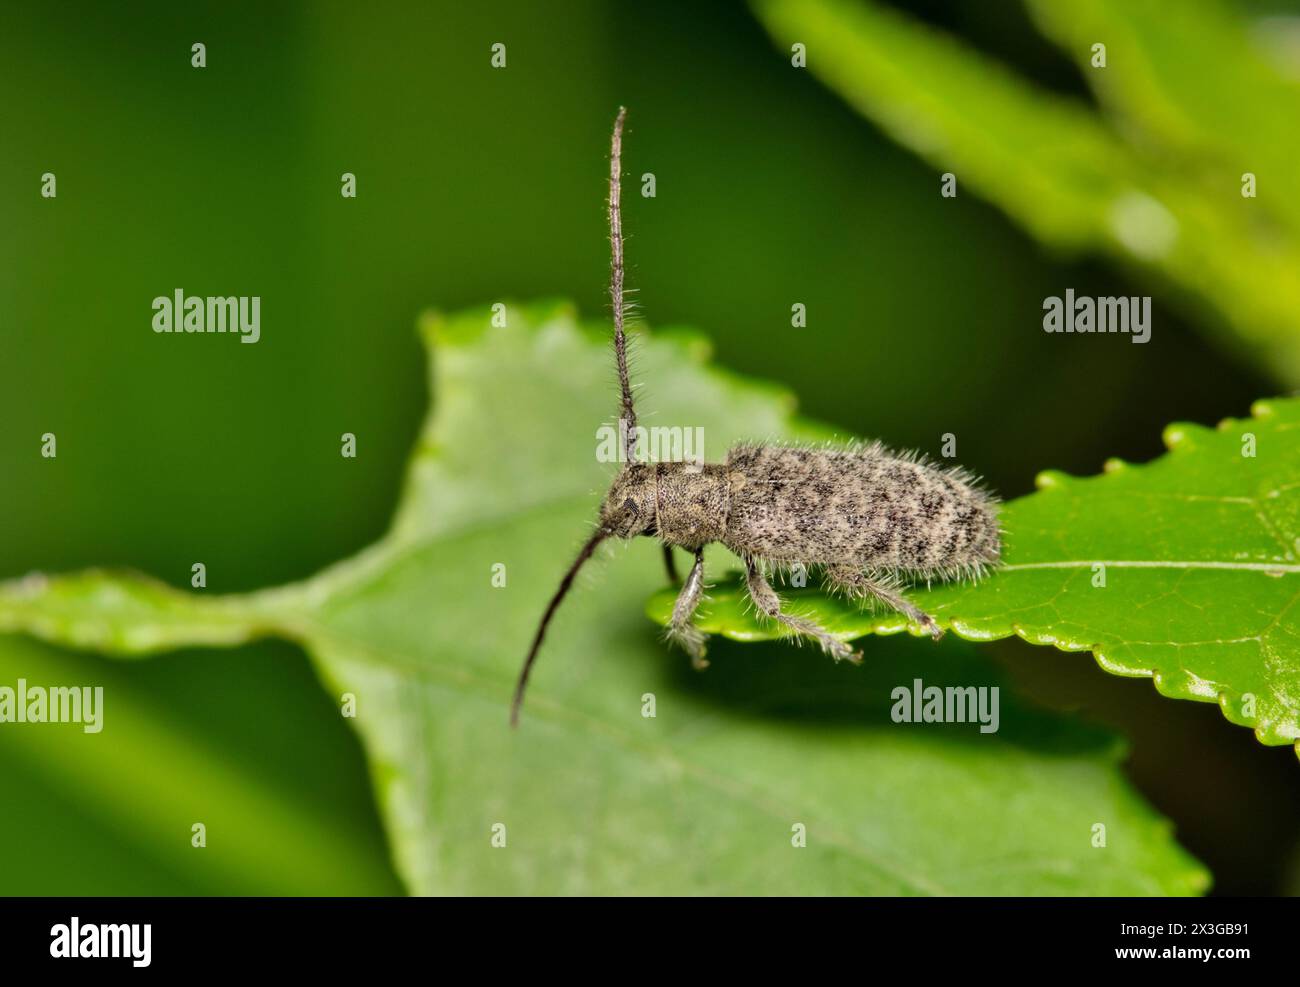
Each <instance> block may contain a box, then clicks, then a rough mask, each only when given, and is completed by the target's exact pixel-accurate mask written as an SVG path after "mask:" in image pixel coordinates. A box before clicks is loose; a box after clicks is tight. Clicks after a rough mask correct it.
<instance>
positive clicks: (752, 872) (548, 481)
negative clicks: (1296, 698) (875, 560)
mask: <svg viewBox="0 0 1300 987" xmlns="http://www.w3.org/2000/svg"><path fill="white" fill-rule="evenodd" d="M508 321H509V328H494V327H492V326H491V325H490V313H489V312H488V311H487V310H486V309H484V310H480V311H475V312H469V313H466V314H463V315H461V316H458V317H455V318H438V317H430V318H428V319H427V320H425V322H424V323H423V333H424V337H425V339H426V340H427V341H429V342H430V343H431V344H432V349H433V354H432V356H433V368H434V370H433V375H432V390H433V392H434V394H435V395H436V396H437V410H436V412H435V413H433V414H432V415H431V416H430V418H429V420H428V422H427V424H426V427H425V428H424V430H423V432H422V435H421V437H420V440H419V443H418V446H417V448H416V450H415V454H414V458H413V460H412V463H411V466H410V472H409V475H408V479H407V483H406V488H405V492H404V495H403V498H402V503H401V505H400V507H399V509H398V511H397V516H396V520H395V522H394V524H393V527H392V529H391V531H390V533H389V534H388V535H387V536H386V537H385V538H384V539H383V540H382V541H380V542H379V543H378V544H376V545H375V546H373V547H372V548H370V549H368V550H367V551H365V552H363V553H362V554H361V555H359V556H357V557H355V558H353V559H350V560H348V561H346V562H343V563H340V564H339V565H337V566H335V567H333V568H331V569H329V570H327V571H325V572H323V573H321V574H320V575H318V576H316V577H314V578H312V579H310V580H307V581H306V582H304V583H301V584H298V585H294V586H289V587H281V588H278V589H274V590H269V591H266V592H263V593H254V594H250V595H246V596H230V597H207V596H203V595H199V594H193V593H189V592H181V591H178V590H175V589H171V588H168V587H165V586H163V585H161V584H159V583H156V582H152V581H149V580H145V579H143V578H141V577H137V576H131V575H129V574H117V575H114V574H108V573H89V574H86V575H82V576H70V577H61V578H42V577H36V578H30V579H28V580H26V581H23V582H20V583H16V584H9V585H2V586H0V627H4V628H7V629H10V630H25V631H28V632H32V633H37V634H40V635H42V636H45V637H48V638H50V639H53V640H56V641H60V642H64V643H72V644H76V645H78V646H81V647H93V648H98V649H103V650H105V651H110V652H113V653H118V654H137V653H141V652H146V651H155V650H158V649H163V648H169V647H176V646H180V645H182V644H187V643H193V642H195V641H203V642H205V643H219V642H226V643H230V642H234V641H238V640H244V639H246V638H249V637H255V636H258V635H260V634H267V633H273V634H279V635H283V636H287V637H290V638H292V639H293V640H296V641H299V642H301V644H302V645H303V647H304V648H305V649H306V650H307V651H308V652H309V653H310V654H311V656H312V658H313V660H314V661H315V662H316V664H317V667H318V669H319V671H320V674H321V677H322V679H323V681H324V683H325V685H326V688H327V689H328V690H329V691H330V692H331V694H333V695H334V696H336V697H337V696H339V695H340V694H342V693H345V692H348V693H352V694H353V695H355V697H356V702H357V717H356V719H355V720H354V721H352V722H354V723H355V726H356V728H357V729H358V730H359V732H360V735H361V737H362V739H363V742H364V745H365V748H366V752H367V755H368V758H369V762H370V765H371V771H372V774H373V777H374V783H375V788H376V792H377V796H378V799H379V803H380V806H381V809H382V813H383V815H384V818H385V821H386V825H387V828H388V832H389V834H390V838H391V841H392V846H393V850H394V853H395V856H396V860H397V863H398V869H399V871H400V873H401V874H402V875H403V876H404V878H405V880H406V881H407V883H408V885H409V887H410V889H411V890H412V891H414V892H417V893H425V894H451V893H593V894H612V893H627V892H635V893H674V894H685V893H737V894H744V893H755V894H759V893H763V894H773V893H826V894H830V893H853V894H938V893H952V894H1187V893H1195V892H1198V891H1201V890H1203V889H1204V888H1205V887H1206V885H1207V882H1208V879H1207V876H1206V874H1205V872H1204V871H1203V870H1202V869H1201V868H1200V867H1199V866H1198V865H1197V864H1196V863H1195V861H1193V860H1192V859H1191V858H1190V857H1189V856H1188V855H1187V854H1186V853H1185V852H1184V851H1183V850H1181V849H1180V848H1179V847H1178V846H1177V844H1175V843H1174V842H1173V840H1172V839H1171V838H1170V835H1169V826H1168V823H1167V822H1165V821H1164V820H1162V819H1160V818H1159V817H1158V816H1157V815H1156V814H1155V813H1154V812H1153V811H1152V810H1151V809H1150V807H1149V806H1147V805H1146V804H1144V803H1143V802H1142V801H1141V799H1140V798H1139V797H1138V796H1137V795H1136V794H1135V793H1134V792H1133V790H1132V789H1131V788H1130V787H1129V786H1128V785H1127V784H1126V783H1125V782H1124V781H1123V780H1122V777H1121V775H1120V772H1119V769H1118V766H1117V762H1118V760H1119V758H1120V757H1121V754H1122V752H1121V750H1120V747H1119V745H1118V744H1117V743H1116V742H1115V740H1114V739H1113V738H1112V737H1110V736H1109V735H1105V734H1102V733H1100V732H1097V731H1095V730H1092V729H1088V728H1085V727H1083V726H1081V725H1079V724H1077V723H1075V722H1073V721H1070V720H1066V719H1062V718H1056V717H1051V716H1046V715H1043V714H1041V713H1035V712H1033V711H1031V710H1028V709H1026V708H1025V707H1024V706H1023V705H1022V704H1020V703H1019V702H1017V701H1016V700H1015V698H1014V697H1013V696H1011V695H1009V694H1006V695H1004V696H1003V698H1002V701H1001V716H1000V720H1001V724H1000V729H999V730H998V731H997V732H996V733H988V734H985V733H982V732H980V730H979V728H978V726H977V725H975V724H970V723H966V724H962V723H949V724H942V725H941V724H902V723H895V722H894V721H893V720H892V719H891V716H890V710H891V706H892V705H893V697H892V696H891V693H892V691H893V690H894V689H895V688H896V687H899V686H911V684H912V683H913V680H914V679H915V678H918V677H919V678H923V679H924V682H925V684H927V685H937V686H976V687H979V686H990V687H991V686H994V685H998V686H1001V685H1002V683H1000V681H999V679H998V678H997V677H996V675H995V673H994V671H993V670H992V669H991V668H990V667H989V666H988V664H987V663H985V662H983V661H981V660H979V658H978V656H977V655H973V654H972V652H973V650H974V649H972V648H971V647H970V646H969V645H966V644H963V643H962V642H960V641H957V640H955V639H954V640H950V641H948V642H945V643H944V644H941V645H939V646H934V645H932V644H931V643H930V642H911V641H908V640H906V639H902V638H898V639H893V640H890V641H887V642H885V641H882V642H880V645H879V646H878V647H877V648H875V649H874V650H873V653H872V655H871V660H870V661H869V662H868V663H867V666H866V667H863V668H854V667H850V666H847V665H844V666H837V665H835V664H834V663H832V662H830V661H828V660H825V659H823V658H822V657H821V656H820V655H816V654H813V653H811V652H809V651H807V650H800V649H797V648H792V647H789V646H787V645H783V644H773V645H765V646H759V647H744V648H742V647H739V646H734V645H727V644H726V643H725V642H723V643H720V644H719V646H718V647H716V648H715V649H714V653H713V656H712V657H713V665H712V667H711V668H710V669H709V671H708V672H707V673H705V674H696V673H694V672H692V671H690V669H689V663H688V662H687V660H686V659H685V658H684V657H683V656H682V655H681V654H680V653H677V652H674V651H671V650H669V649H668V648H667V647H665V646H664V645H663V644H661V643H660V641H659V640H658V635H657V633H656V631H655V629H654V627H653V626H652V625H651V624H650V623H648V622H647V621H646V620H645V618H644V616H643V615H642V613H641V609H642V603H643V601H644V598H645V595H646V593H647V591H648V590H649V589H650V588H651V587H653V586H654V585H656V583H657V582H658V581H659V580H660V579H661V578H662V569H661V560H660V558H659V553H658V549H657V546H655V545H654V544H653V543H652V542H650V541H649V540H645V539H643V540H640V541H638V542H635V543H631V544H629V545H627V546H626V547H624V546H617V547H614V548H612V549H610V550H608V551H605V552H604V553H603V555H602V556H601V558H600V560H599V561H598V562H597V563H594V564H593V565H592V566H590V567H588V569H587V570H585V571H584V572H583V574H582V575H581V577H580V578H579V580H578V584H577V586H576V588H575V591H574V593H573V595H572V596H571V597H570V599H569V601H568V602H567V603H566V605H565V607H564V608H563V609H562V610H561V611H560V613H559V616H558V618H557V619H556V622H555V624H554V625H553V627H552V631H551V634H550V636H549V638H548V641H547V647H546V649H545V651H544V652H543V655H542V659H541V662H540V664H539V666H538V669H537V672H536V675H535V676H534V679H535V682H534V686H533V690H532V692H531V694H530V696H529V698H528V704H527V706H526V707H525V710H524V718H523V723H522V725H521V727H520V729H519V730H517V731H512V730H511V729H510V728H509V726H508V718H507V710H508V703H509V698H510V694H511V689H512V686H513V682H514V678H515V675H516V673H517V671H518V667H519V662H520V660H521V658H522V656H523V653H524V650H525V648H526V646H527V643H528V640H529V638H530V637H531V634H532V631H533V629H534V627H535V623H536V621H537V619H538V617H539V615H540V613H541V610H542V608H543V606H544V604H545V602H546V599H547V598H548V596H549V595H550V593H551V591H552V590H553V588H554V585H555V583H556V582H557V581H558V579H559V577H560V574H561V572H562V571H563V568H564V566H565V565H566V564H567V562H568V561H569V559H570V557H571V556H572V553H573V552H574V550H575V549H576V547H577V545H578V544H579V543H580V541H581V540H582V538H583V536H584V534H585V532H586V531H587V530H589V526H590V524H591V522H592V520H593V518H594V516H595V511H596V506H597V504H598V502H599V498H600V494H601V491H602V490H603V488H604V487H605V485H606V484H607V483H608V481H609V479H610V475H611V467H610V466H608V465H605V464H602V463H600V462H597V459H596V456H595V450H596V445H597V443H596V429H597V426H598V425H599V424H600V423H602V422H610V421H612V419H613V411H614V407H615V402H614V400H613V395H612V394H611V393H610V387H609V384H610V380H611V359H610V353H609V345H608V341H607V333H606V332H605V331H604V330H603V328H600V327H596V328H583V327H581V326H579V325H578V324H577V323H576V322H575V320H574V318H573V316H572V314H571V313H570V312H569V310H568V309H566V308H563V307H558V306H551V307H537V308H523V307H516V306H510V307H509V309H508ZM637 344H638V345H637V347H636V365H637V368H638V372H639V373H640V374H641V375H642V377H643V379H645V380H647V381H650V382H652V386H651V387H649V388H646V389H645V390H644V391H643V392H642V395H641V404H642V407H641V412H642V416H643V421H644V422H646V423H649V424H653V425H656V426H673V425H680V426H686V427H695V426H699V427H702V428H703V429H704V434H705V438H706V446H707V452H708V453H709V455H710V457H711V458H715V459H716V458H720V457H721V455H722V454H723V453H724V451H725V449H726V447H727V445H728V444H729V443H730V442H732V441H733V440H735V439H738V438H740V437H742V436H753V435H761V436H772V437H778V436H794V435H804V434H808V433H809V429H807V428H805V427H804V426H801V425H799V424H797V423H795V422H792V421H791V419H790V413H791V408H792V402H791V401H790V399H789V397H788V396H787V395H785V394H784V393H783V392H780V391H778V390H775V389H773V388H770V387H766V386H759V385H756V384H752V383H748V382H745V381H743V380H739V379H737V378H735V377H731V376H729V375H726V374H723V373H720V372H718V371H716V370H713V369H711V368H709V367H708V366H707V365H706V362H705V361H706V357H707V354H708V347H707V345H706V344H705V343H704V342H703V341H702V340H700V339H699V338H698V337H695V336H692V335H689V334H682V333H675V334H663V335H660V336H657V337H654V338H648V337H645V336H639V337H638V339H637ZM498 564H501V565H504V567H505V568H504V573H505V578H506V583H505V585H504V586H497V585H494V581H493V575H494V571H495V572H496V573H500V572H501V571H502V570H499V569H494V567H495V566H497V565H498ZM651 701H653V703H654V707H655V710H654V711H655V714H656V715H654V716H653V717H648V716H644V715H643V710H644V709H645V708H646V707H647V704H648V703H650V702H651ZM497 824H501V825H503V826H504V827H505V829H504V834H505V839H506V846H505V847H493V846H492V836H493V828H494V827H495V826H497ZM1098 824H1101V825H1104V826H1105V827H1106V833H1107V841H1106V846H1105V847H1104V848H1100V847H1094V846H1093V844H1092V841H1093V835H1094V827H1095V826H1097V825H1098ZM800 826H802V827H804V828H805V829H806V840H807V846H806V847H801V848H797V847H795V846H793V845H792V837H793V836H795V835H797V833H798V832H799V827H800Z"/></svg>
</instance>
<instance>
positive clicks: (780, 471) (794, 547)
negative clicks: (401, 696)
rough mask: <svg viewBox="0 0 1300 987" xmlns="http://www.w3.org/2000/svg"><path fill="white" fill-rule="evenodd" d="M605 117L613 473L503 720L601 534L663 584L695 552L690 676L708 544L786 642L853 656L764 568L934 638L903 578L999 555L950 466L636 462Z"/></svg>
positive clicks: (967, 572) (688, 596)
mask: <svg viewBox="0 0 1300 987" xmlns="http://www.w3.org/2000/svg"><path fill="white" fill-rule="evenodd" d="M626 116H627V110H626V109H625V108H620V109H619V111H618V117H617V118H616V119H615V121H614V137H613V142H612V147H611V151H610V164H609V242H610V247H611V255H610V287H609V294H610V299H611V301H612V302H613V307H614V358H615V363H616V365H617V368H618V383H619V388H620V390H621V391H622V407H621V409H620V425H621V428H620V431H621V433H622V436H623V452H624V462H625V464H626V465H624V466H623V468H622V469H621V470H620V471H619V474H618V475H617V476H616V477H614V482H613V483H612V484H611V485H610V488H609V492H608V493H607V494H606V495H605V500H604V503H603V504H601V507H600V519H599V521H598V523H597V526H596V530H595V531H594V532H593V533H592V535H591V537H590V538H588V539H587V542H586V544H584V545H583V546H582V549H581V550H580V551H579V552H578V557H577V558H576V559H574V561H573V563H572V564H571V565H570V566H569V570H568V571H567V572H566V573H565V574H564V578H563V579H561V580H560V586H559V588H558V589H557V590H556V591H555V595H554V596H553V597H552V598H551V602H550V603H549V604H548V605H547V607H546V612H545V613H544V614H543V615H542V620H541V623H540V624H539V625H538V627H537V634H536V636H535V637H534V638H533V644H532V647H531V648H530V649H529V650H528V657H527V658H525V659H524V665H523V668H522V669H521V670H520V673H519V682H518V684H517V685H516V686H515V695H514V701H513V703H512V705H511V710H510V721H511V723H512V724H517V723H518V722H519V709H520V706H521V705H522V703H523V699H524V690H525V689H526V688H527V686H528V676H529V673H530V672H531V671H532V667H533V662H534V661H536V659H537V652H538V649H539V648H541V646H542V639H543V638H544V637H545V636H546V628H547V625H548V624H550V622H551V618H552V617H553V616H554V615H555V611H556V609H557V608H558V607H559V605H560V602H561V601H562V600H563V599H564V597H565V594H567V593H568V592H569V588H570V587H571V586H572V585H573V579H574V577H575V576H576V575H577V573H578V570H579V569H580V568H581V567H582V565H583V564H584V563H585V562H586V561H587V560H588V559H590V558H591V557H592V555H593V554H594V553H595V551H596V547H597V546H598V545H599V544H600V543H601V542H602V541H604V540H605V539H606V538H611V537H615V538H633V537H635V536H637V535H648V536H650V537H654V538H658V539H659V540H660V542H661V543H662V545H663V552H664V562H665V565H666V567H667V570H668V576H669V579H670V580H672V582H673V583H676V582H677V581H678V580H677V574H676V567H675V566H674V564H673V548H674V546H675V547H677V548H682V549H685V550H686V551H688V552H691V553H692V554H693V555H694V556H695V562H694V564H693V565H692V566H691V570H690V573H689V574H688V575H687V577H686V581H685V582H684V583H682V584H681V591H680V592H679V594H678V596H677V602H676V604H675V605H674V606H673V613H672V620H671V622H670V623H669V627H668V637H669V638H670V639H671V640H673V641H675V642H676V643H677V644H679V645H681V647H682V648H683V649H684V650H685V651H686V653H687V654H689V655H690V656H691V662H692V664H693V665H694V666H695V667H696V668H703V667H704V666H705V665H706V664H707V662H705V661H704V644H705V640H706V638H705V635H704V634H703V633H702V632H701V631H700V630H699V628H697V627H696V626H695V625H694V624H693V623H692V622H691V620H692V617H693V615H694V614H695V610H696V608H697V607H698V606H699V603H700V598H701V596H702V595H703V591H704V546H705V545H706V544H708V543H709V542H715V541H716V542H721V543H722V544H723V545H725V546H726V547H727V548H728V549H730V550H731V551H732V552H734V553H735V554H736V555H738V556H739V557H740V558H741V559H742V560H743V562H744V564H745V580H746V588H747V589H748V591H749V596H750V599H751V600H752V601H753V603H754V606H755V607H756V608H757V609H758V612H759V613H761V614H763V615H764V616H766V617H767V618H769V619H771V620H775V621H777V622H778V623H780V624H781V625H783V626H784V627H785V628H787V629H788V630H789V631H790V632H791V633H793V634H794V635H796V636H804V637H808V638H811V639H812V640H814V641H816V642H817V643H818V644H819V645H821V647H822V648H823V649H824V650H825V651H826V652H827V653H828V654H830V655H831V656H832V657H834V658H835V659H836V660H840V659H843V660H847V661H852V662H860V661H861V660H862V655H861V654H860V653H859V652H857V651H854V650H853V649H852V648H851V647H849V645H848V644H846V643H845V642H843V641H841V640H840V639H839V638H837V637H835V636H834V635H832V634H831V633H830V632H829V631H827V630H826V629H825V628H823V627H820V626H818V625H817V624H816V623H814V622H813V621H811V620H809V619H807V618H806V617H801V616H797V615H795V614H792V613H787V612H786V611H785V610H784V609H783V607H782V604H781V599H780V597H778V596H777V594H776V591H775V590H773V589H772V587H771V585H770V584H769V583H768V581H767V577H766V575H765V571H770V570H772V569H786V568H790V567H792V566H796V565H798V566H815V567H817V568H819V569H821V570H822V571H823V573H824V576H825V580H826V582H827V584H828V585H829V587H830V588H832V589H835V590H839V591H841V592H843V593H845V594H847V595H848V596H849V597H851V598H854V599H860V600H878V601H880V602H882V603H884V604H886V605H887V606H889V607H891V608H893V609H894V610H896V611H898V612H899V613H902V614H904V615H905V616H906V617H907V618H908V619H909V620H911V621H912V622H913V623H915V624H917V625H918V626H919V627H921V628H922V629H923V630H926V631H929V632H930V634H931V635H933V637H934V638H935V640H938V639H939V638H940V637H941V636H942V635H943V631H942V630H941V629H940V628H939V625H938V624H936V623H935V621H934V618H933V617H931V616H930V615H929V614H928V613H926V612H925V611H923V610H921V609H920V608H919V607H917V606H916V605H915V604H913V603H912V602H911V601H909V600H908V599H907V597H906V596H904V595H903V593H902V592H901V586H902V584H903V583H904V581H906V580H908V579H924V580H926V581H927V582H929V581H930V580H933V579H957V578H962V577H968V578H972V579H974V578H978V577H979V576H981V575H982V574H983V573H984V571H985V570H986V568H987V567H989V566H993V565H996V564H997V562H998V558H999V555H1000V553H1001V533H1000V531H999V529H998V521H997V500H996V498H994V497H993V496H992V495H991V494H989V493H987V492H986V491H984V490H983V489H981V488H980V486H979V485H978V483H977V481H976V480H975V479H974V477H972V476H971V475H970V474H968V473H966V472H965V471H964V470H961V469H959V468H951V467H942V466H936V465H934V464H932V463H930V462H928V461H926V460H925V459H924V458H923V457H921V456H919V455H916V454H913V453H901V454H900V453H895V452H891V451H889V450H888V449H886V448H885V447H884V446H882V445H880V444H879V443H872V444H870V445H851V446H842V447H823V448H808V447H797V446H781V445H763V444H758V443H743V444H741V445H738V446H735V447H734V448H732V449H731V450H730V452H728V453H727V458H726V461H725V462H723V463H716V464H707V465H704V466H703V467H700V466H696V465H695V464H691V463H640V462H637V459H636V437H637V429H636V409H635V408H634V407H633V403H632V386H631V382H630V380H629V377H628V370H627V338H626V336H625V334H624V325H623V320H624V304H623V223H622V214H621V210H620V203H619V185H620V167H621V161H620V159H621V156H622V144H623V122H624V120H625V119H626Z"/></svg>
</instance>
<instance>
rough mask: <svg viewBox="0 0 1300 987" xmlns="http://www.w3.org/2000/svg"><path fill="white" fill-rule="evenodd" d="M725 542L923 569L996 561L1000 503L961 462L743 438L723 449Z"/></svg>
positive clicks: (748, 550)
mask: <svg viewBox="0 0 1300 987" xmlns="http://www.w3.org/2000/svg"><path fill="white" fill-rule="evenodd" d="M726 465H727V470H728V474H727V476H728V492H729V505H728V506H729V511H728V514H727V536H726V539H725V541H726V544H727V547H728V548H730V549H731V550H732V551H734V552H736V553H737V554H740V555H743V556H754V557H758V558H763V559H768V560H772V561H776V562H783V563H792V562H803V563H806V564H811V565H818V564H831V563H849V564H853V565H859V566H862V567H864V568H869V569H900V570H905V571H907V572H908V573H911V574H916V575H921V576H940V577H942V576H949V575H951V576H956V575H964V574H973V573H976V572H978V571H979V570H980V569H982V568H983V567H984V566H985V565H989V564H992V563H994V562H996V561H997V559H998V556H999V553H1000V551H1001V538H1000V535H999V531H998V524H997V504H996V501H995V500H994V499H993V498H992V497H991V496H990V495H988V494H986V493H985V492H983V491H982V490H980V489H979V488H978V487H977V486H976V485H975V484H974V481H973V480H972V479H971V478H970V477H968V476H967V475H966V474H965V473H963V472H961V471H960V470H957V469H951V468H946V467H942V466H936V465H934V464H932V463H928V462H925V461H924V460H921V459H917V458H914V457H909V456H906V455H899V454H897V453H892V452H890V451H889V450H887V449H885V448H884V447H883V446H881V445H879V444H873V445H870V446H862V447H859V448H847V449H834V448H800V447H789V446H767V445H748V444H746V445H740V446H736V447H735V448H733V449H732V450H731V451H730V452H729V453H728V454H727V463H726Z"/></svg>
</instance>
